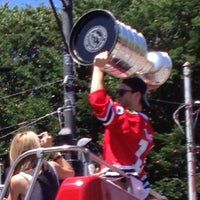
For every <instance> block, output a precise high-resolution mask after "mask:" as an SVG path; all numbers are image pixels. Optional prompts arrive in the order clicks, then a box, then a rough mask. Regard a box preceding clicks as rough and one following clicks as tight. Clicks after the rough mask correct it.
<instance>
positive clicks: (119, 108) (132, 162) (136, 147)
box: [89, 52, 154, 199]
mask: <svg viewBox="0 0 200 200" xmlns="http://www.w3.org/2000/svg"><path fill="white" fill-rule="evenodd" d="M108 57H109V53H108V52H102V53H100V54H98V55H97V56H96V57H95V58H94V62H93V74H92V81H91V90H90V94H89V102H90V104H91V106H92V109H93V113H94V114H95V115H96V117H97V118H98V119H99V120H100V121H101V122H102V124H103V125H104V127H105V132H104V136H103V155H102V156H103V159H104V160H105V161H107V162H108V163H110V164H112V165H114V166H115V167H117V168H119V169H121V170H123V171H124V172H125V173H128V174H131V175H134V177H135V178H136V179H138V180H140V181H141V183H142V186H143V189H144V193H145V194H144V196H145V197H146V196H147V195H148V191H149V183H148V180H147V176H146V173H145V171H144V166H145V163H146V157H147V155H148V153H149V151H150V149H151V148H152V147H153V145H154V131H153V128H152V125H151V123H150V121H149V120H148V117H147V116H146V115H145V114H144V113H142V110H143V108H144V106H149V103H148V101H147V99H146V91H147V85H146V84H145V83H144V81H143V80H142V79H140V78H138V77H132V78H126V79H123V80H122V83H121V84H120V85H119V86H118V88H117V90H116V93H117V99H118V101H117V102H115V101H113V100H112V99H111V97H110V96H109V94H107V92H106V88H105V87H104V66H105V65H106V64H107V63H108V59H109V58H108ZM141 199H143V198H141Z"/></svg>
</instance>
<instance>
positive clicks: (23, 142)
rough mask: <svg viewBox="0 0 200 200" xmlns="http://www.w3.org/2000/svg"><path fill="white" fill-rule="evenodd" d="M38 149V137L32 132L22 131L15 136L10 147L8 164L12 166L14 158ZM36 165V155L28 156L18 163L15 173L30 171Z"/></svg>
mask: <svg viewBox="0 0 200 200" xmlns="http://www.w3.org/2000/svg"><path fill="white" fill-rule="evenodd" d="M39 147H40V140H39V138H38V135H37V134H36V133H35V132H33V131H29V130H28V131H22V132H19V133H18V134H16V135H15V137H14V138H13V140H12V142H11V146H10V163H11V164H12V163H13V162H14V161H15V160H16V158H17V157H18V156H19V155H20V154H22V153H24V152H26V151H28V150H31V149H36V148H39ZM35 164H36V155H33V156H28V157H27V158H25V159H23V160H22V162H20V164H19V166H18V167H17V169H16V171H17V172H19V171H25V170H28V169H31V168H33V167H34V166H35Z"/></svg>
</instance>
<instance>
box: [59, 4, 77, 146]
mask: <svg viewBox="0 0 200 200" xmlns="http://www.w3.org/2000/svg"><path fill="white" fill-rule="evenodd" d="M62 3H63V14H62V32H63V35H64V38H65V41H64V43H65V46H64V51H63V76H64V81H63V89H64V106H63V117H64V128H63V129H61V131H60V132H59V135H60V136H61V137H62V140H66V141H62V143H67V144H73V139H74V138H75V137H76V130H75V113H76V111H75V89H74V80H75V67H74V66H75V65H74V63H73V60H72V57H71V56H70V53H69V49H68V43H69V42H68V38H69V35H70V32H71V29H72V26H73V17H72V7H73V5H72V0H62Z"/></svg>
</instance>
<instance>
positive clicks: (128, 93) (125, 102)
mask: <svg viewBox="0 0 200 200" xmlns="http://www.w3.org/2000/svg"><path fill="white" fill-rule="evenodd" d="M116 92H117V100H118V102H119V103H120V104H121V105H122V106H123V107H127V108H129V107H131V105H132V104H133V100H134V97H135V94H136V92H133V91H132V89H131V88H130V87H129V86H128V85H126V84H124V83H122V84H120V85H119V87H118V88H117V90H116Z"/></svg>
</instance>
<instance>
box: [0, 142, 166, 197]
mask: <svg viewBox="0 0 200 200" xmlns="http://www.w3.org/2000/svg"><path fill="white" fill-rule="evenodd" d="M67 151H72V152H80V153H81V154H82V160H81V161H82V163H83V176H87V175H89V171H88V165H89V164H90V163H91V160H92V161H94V162H96V163H99V164H100V165H104V166H106V167H107V168H109V169H110V170H112V171H114V172H117V173H118V174H119V175H121V176H122V177H124V178H129V176H128V175H127V174H125V173H124V172H123V171H122V170H120V169H118V168H116V167H114V166H113V165H110V164H109V163H107V162H106V161H104V160H102V159H101V158H99V157H98V156H96V155H95V154H93V153H91V152H90V151H89V150H88V149H87V148H84V147H79V146H75V145H62V146H55V147H47V148H38V149H32V150H29V151H26V152H24V153H23V154H21V155H20V156H18V158H17V159H16V160H15V161H14V162H13V163H12V165H11V166H10V169H9V171H8V174H7V176H6V180H5V183H4V184H3V185H1V194H0V200H3V199H4V197H5V195H6V193H7V191H8V188H9V184H10V179H11V177H12V175H13V173H14V170H15V168H16V166H17V165H18V163H19V162H20V161H21V160H22V159H24V158H25V157H28V156H31V155H36V156H37V159H38V161H37V165H36V168H35V170H34V174H33V178H32V180H31V182H30V185H29V188H28V190H27V192H26V194H25V198H24V200H29V199H30V196H31V193H32V191H33V188H34V185H35V183H36V181H37V177H38V175H39V172H40V169H41V167H42V164H43V159H44V158H45V157H44V156H45V155H46V154H48V153H53V152H67ZM150 195H151V196H153V197H154V199H157V200H164V199H167V198H165V197H163V196H161V195H160V194H159V193H157V192H156V191H154V190H152V189H151V190H150Z"/></svg>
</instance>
